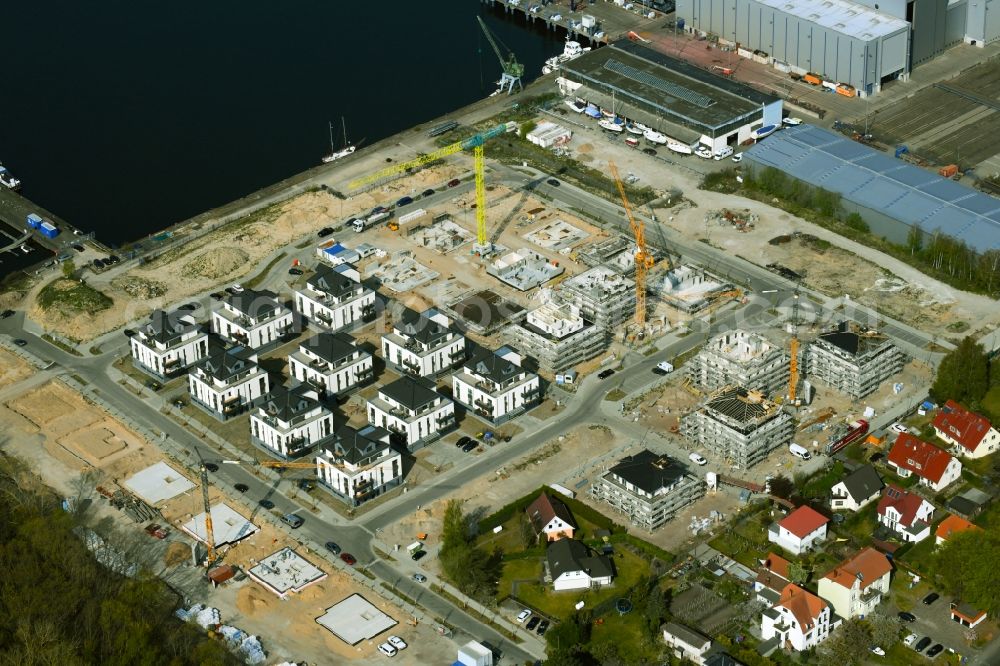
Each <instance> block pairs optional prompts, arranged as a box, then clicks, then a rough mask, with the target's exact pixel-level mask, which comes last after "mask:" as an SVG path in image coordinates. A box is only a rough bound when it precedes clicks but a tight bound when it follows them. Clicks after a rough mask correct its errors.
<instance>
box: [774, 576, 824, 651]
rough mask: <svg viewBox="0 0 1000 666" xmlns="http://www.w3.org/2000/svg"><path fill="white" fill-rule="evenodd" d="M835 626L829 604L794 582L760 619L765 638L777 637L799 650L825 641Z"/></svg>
mask: <svg viewBox="0 0 1000 666" xmlns="http://www.w3.org/2000/svg"><path fill="white" fill-rule="evenodd" d="M835 627H836V624H835V623H834V619H833V614H832V612H831V610H830V605H829V604H827V603H826V602H825V601H823V600H822V599H820V598H819V597H817V596H816V595H815V594H812V593H811V592H808V591H806V590H803V589H802V588H801V587H799V586H798V585H795V584H793V583H789V584H788V585H786V586H785V589H784V590H782V591H781V596H780V597H779V598H778V603H776V604H775V605H774V606H773V607H771V608H769V609H768V610H766V611H764V612H763V613H762V614H761V620H760V631H761V636H762V638H763V639H764V640H769V639H771V638H775V637H777V638H778V640H779V642H780V644H781V646H782V647H783V648H785V649H791V650H796V651H800V652H801V651H802V650H808V649H809V648H811V647H815V646H817V645H819V644H820V643H822V642H823V641H825V640H826V638H827V637H828V636H829V635H830V632H831V631H832V630H833V629H834V628H835Z"/></svg>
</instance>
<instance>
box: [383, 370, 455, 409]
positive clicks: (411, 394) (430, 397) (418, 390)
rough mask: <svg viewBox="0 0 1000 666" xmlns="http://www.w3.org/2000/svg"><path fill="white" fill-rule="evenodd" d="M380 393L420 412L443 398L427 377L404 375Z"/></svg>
mask: <svg viewBox="0 0 1000 666" xmlns="http://www.w3.org/2000/svg"><path fill="white" fill-rule="evenodd" d="M378 391H379V393H381V394H383V395H385V396H387V397H389V398H392V399H393V400H394V401H396V402H398V403H399V404H401V405H402V406H403V407H406V408H407V409H413V410H418V409H420V408H421V407H423V406H425V405H429V404H431V403H432V402H434V401H435V400H439V399H440V398H441V394H440V393H438V392H437V385H435V384H434V382H432V381H431V380H429V379H427V378H426V377H413V376H410V375H404V376H402V377H400V378H399V379H397V380H396V381H394V382H392V383H390V384H386V385H385V386H383V387H382V388H380V389H379V390H378Z"/></svg>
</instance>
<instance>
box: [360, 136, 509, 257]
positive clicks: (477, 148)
mask: <svg viewBox="0 0 1000 666" xmlns="http://www.w3.org/2000/svg"><path fill="white" fill-rule="evenodd" d="M506 131H507V126H506V125H497V126H496V127H494V128H492V129H489V130H486V131H485V132H480V133H479V134H476V135H474V136H471V137H469V138H468V139H465V140H464V141H459V142H457V143H453V144H451V145H450V146H445V147H444V148H441V149H439V150H435V151H434V152H432V153H427V154H426V155H420V156H419V157H417V158H416V159H412V160H410V161H409V162H403V163H402V164H396V165H393V166H391V167H386V168H385V169H382V170H381V171H376V172H375V173H371V174H368V175H367V176H362V177H361V178H358V179H356V180H353V181H351V182H350V183H348V188H349V189H350V190H352V191H354V190H359V189H361V188H366V187H370V186H372V185H373V184H374V183H378V182H382V181H386V180H389V179H391V178H397V177H399V176H402V175H404V174H405V173H407V172H409V171H412V170H413V169H417V168H419V167H422V166H425V165H427V164H430V163H431V162H436V161H438V160H440V159H444V158H445V157H448V156H449V155H454V154H455V153H458V152H461V151H463V150H469V149H470V148H471V149H472V154H473V156H474V158H475V171H476V246H475V248H474V249H475V251H476V252H477V253H479V254H480V255H482V256H486V255H488V254H491V252H492V249H493V248H492V245H491V244H490V240H489V238H488V237H487V236H486V156H485V154H484V153H483V144H485V143H486V142H487V141H489V140H490V139H493V138H495V137H498V136H500V135H501V134H504V133H505V132H506Z"/></svg>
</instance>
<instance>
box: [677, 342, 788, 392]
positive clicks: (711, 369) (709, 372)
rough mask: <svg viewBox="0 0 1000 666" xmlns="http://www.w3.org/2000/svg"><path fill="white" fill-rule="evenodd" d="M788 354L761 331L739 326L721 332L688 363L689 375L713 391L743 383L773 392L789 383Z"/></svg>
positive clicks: (782, 389)
mask: <svg viewBox="0 0 1000 666" xmlns="http://www.w3.org/2000/svg"><path fill="white" fill-rule="evenodd" d="M788 360H789V359H788V354H787V353H786V352H785V350H783V349H781V348H780V347H778V346H776V345H773V344H771V343H770V342H768V341H767V339H766V338H764V336H762V335H760V334H758V333H749V332H747V331H744V330H740V329H736V330H732V331H727V332H726V333H723V334H721V335H718V336H716V337H714V338H712V339H711V340H709V341H708V343H707V344H706V345H705V347H704V348H703V349H702V350H701V351H700V352H699V353H698V355H697V356H695V357H694V358H693V359H691V361H690V362H689V363H688V364H687V368H688V369H687V375H688V377H690V378H691V382H692V383H693V384H694V385H695V386H697V387H698V388H700V389H702V390H704V391H707V392H710V391H715V390H716V389H720V388H722V387H724V386H742V387H744V388H746V389H747V390H750V391H760V392H761V393H763V394H764V395H765V396H773V395H775V394H780V393H782V392H783V391H785V390H786V389H787V387H788V375H789V363H788Z"/></svg>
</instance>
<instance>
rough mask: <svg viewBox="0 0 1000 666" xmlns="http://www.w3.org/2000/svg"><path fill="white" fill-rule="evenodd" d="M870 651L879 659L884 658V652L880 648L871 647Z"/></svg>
mask: <svg viewBox="0 0 1000 666" xmlns="http://www.w3.org/2000/svg"><path fill="white" fill-rule="evenodd" d="M870 650H871V653H872V654H877V655H878V656H880V657H884V656H885V650H883V649H882V648H880V647H879V646H877V645H873V646H871V648H870Z"/></svg>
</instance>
